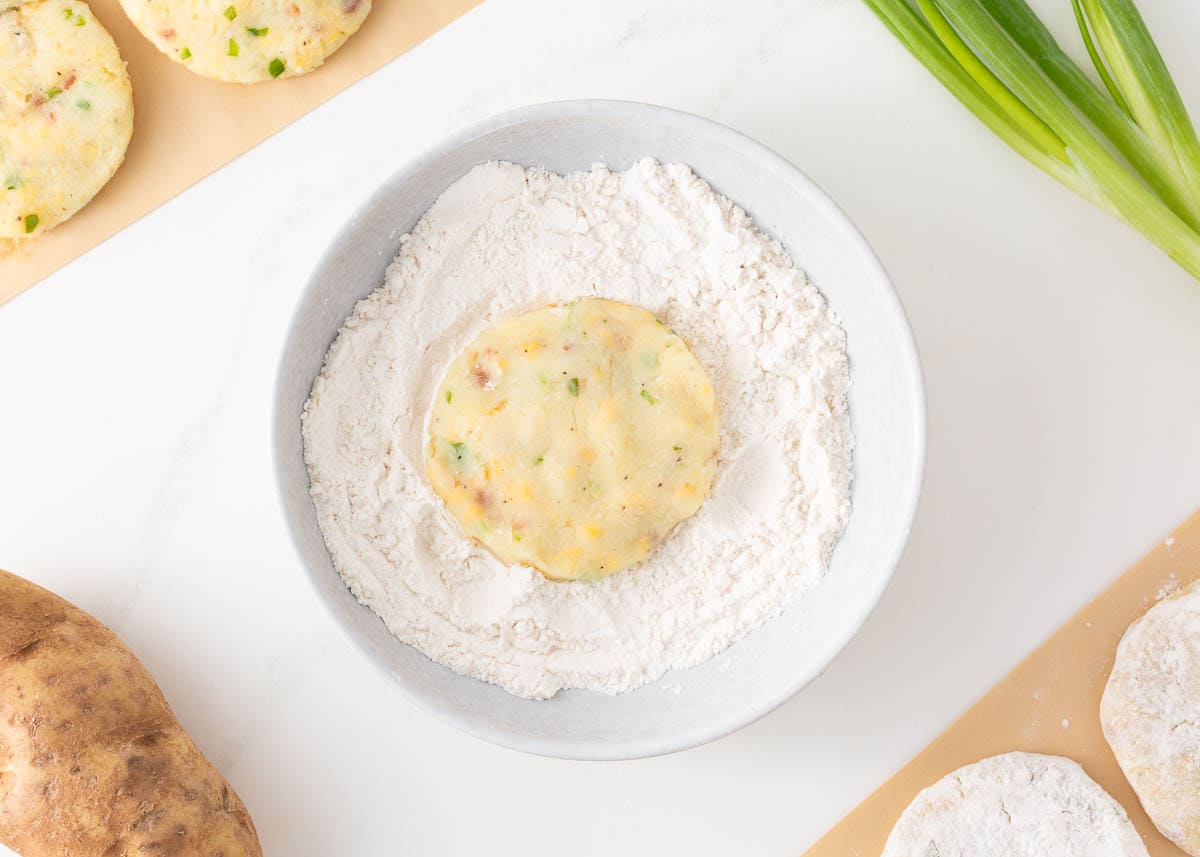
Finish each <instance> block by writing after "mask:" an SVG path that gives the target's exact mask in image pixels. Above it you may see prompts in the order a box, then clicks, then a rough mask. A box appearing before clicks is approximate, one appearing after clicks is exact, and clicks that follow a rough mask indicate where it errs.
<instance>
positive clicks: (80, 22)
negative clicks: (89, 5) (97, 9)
mask: <svg viewBox="0 0 1200 857" xmlns="http://www.w3.org/2000/svg"><path fill="white" fill-rule="evenodd" d="M86 23H87V18H85V17H83V16H82V15H76V16H75V26H76V27H82V26H83V25H84V24H86Z"/></svg>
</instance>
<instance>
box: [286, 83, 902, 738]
mask: <svg viewBox="0 0 1200 857" xmlns="http://www.w3.org/2000/svg"><path fill="white" fill-rule="evenodd" d="M647 156H649V157H653V158H657V159H658V160H659V161H663V162H672V161H678V162H682V163H685V164H689V165H690V166H691V167H692V169H694V170H695V171H696V173H697V174H699V175H700V176H702V177H703V178H705V179H707V180H708V181H709V182H710V183H711V184H712V186H713V187H714V188H715V189H716V190H717V191H718V192H720V193H722V194H724V195H726V196H728V197H729V198H730V199H732V200H734V201H735V202H737V203H738V204H740V205H741V206H743V207H744V208H745V209H746V211H747V212H749V214H750V215H751V216H752V217H753V218H754V220H755V222H756V223H757V224H758V225H759V227H761V228H762V229H764V230H766V231H767V232H769V233H770V234H771V235H773V236H775V237H776V238H778V239H779V240H780V241H782V242H783V244H784V245H785V246H786V247H787V249H788V250H789V251H790V252H791V254H792V258H793V259H794V260H795V262H796V263H797V264H798V265H799V266H800V267H801V268H803V269H804V270H805V271H806V272H807V273H808V275H809V277H810V278H811V279H812V280H813V282H814V283H815V284H816V285H817V287H818V288H820V290H821V291H822V292H823V293H824V294H825V296H826V298H827V299H828V300H829V303H830V304H831V305H832V307H833V309H834V310H836V311H837V312H838V313H839V314H840V315H841V318H842V322H843V324H844V325H845V328H846V333H847V337H848V348H849V356H850V372H851V380H852V389H851V392H850V414H851V420H852V423H853V427H854V432H855V435H856V439H857V448H856V450H855V453H854V492H853V501H854V510H853V514H852V517H851V519H850V523H849V526H848V527H847V528H846V532H845V534H844V535H843V536H842V538H841V541H840V542H839V544H838V546H837V548H836V550H835V552H834V555H833V563H832V567H831V569H830V571H829V573H828V575H827V577H826V578H825V580H824V582H823V583H822V584H821V586H820V587H818V588H817V589H816V590H814V591H812V592H810V593H809V594H808V595H806V596H805V597H804V599H803V600H802V601H801V602H800V603H798V604H796V605H794V606H793V607H791V608H790V609H789V610H787V611H786V612H784V613H783V614H782V615H781V616H779V617H777V618H776V619H774V620H772V621H770V622H768V623H767V624H765V625H764V626H763V627H761V628H759V629H758V630H757V631H755V632H753V633H752V634H750V635H749V636H748V637H746V638H745V639H743V640H741V641H740V642H738V643H736V644H734V646H733V647H731V649H730V653H731V654H732V655H733V656H734V658H735V660H734V663H735V664H736V668H734V669H726V670H722V669H720V663H721V661H722V658H721V657H717V658H715V659H714V660H712V661H710V662H708V663H707V664H704V665H701V666H699V667H696V668H694V669H690V670H683V671H672V672H670V673H668V674H667V675H666V676H664V677H663V678H662V679H660V680H659V681H658V682H655V683H654V684H651V685H648V686H646V687H643V688H641V689H639V690H636V691H633V692H630V693H626V694H622V695H620V696H606V695H604V694H600V693H595V692H592V691H580V690H573V691H565V692H563V693H560V694H559V695H558V696H557V697H555V698H554V699H552V700H549V701H543V702H534V701H530V700H526V699H521V698H519V697H516V696H512V695H511V694H509V693H507V692H505V691H503V690H501V689H500V688H499V687H495V686H493V685H489V684H485V683H484V682H481V681H477V680H475V679H472V678H466V677H464V676H460V675H455V674H454V673H452V672H451V671H450V670H448V669H446V668H445V667H443V666H441V665H439V664H437V663H434V662H433V661H431V660H429V659H427V658H426V657H425V656H424V655H422V654H420V653H419V652H417V651H416V650H415V649H412V648H410V647H409V646H406V645H404V644H403V643H401V642H399V641H398V640H397V639H396V638H395V637H392V636H391V635H390V634H389V633H388V631H387V629H386V628H385V627H384V625H383V622H382V621H380V620H379V619H378V618H377V617H376V616H375V614H374V613H372V612H371V611H370V610H369V609H368V608H366V607H364V606H362V605H361V604H359V603H358V602H357V601H356V600H355V599H354V597H353V596H352V595H351V594H350V592H349V590H348V589H346V587H345V586H344V585H343V584H342V581H341V578H340V577H339V576H338V575H337V573H336V571H335V570H334V568H333V566H332V564H331V562H330V559H329V554H328V553H327V552H326V549H325V544H324V542H323V541H322V539H321V534H320V531H319V530H318V528H317V519H316V514H315V512H314V510H313V506H312V503H311V502H310V501H309V497H308V476H307V473H306V471H305V468H304V462H303V458H302V444H301V436H300V412H301V408H302V406H303V404H304V401H305V399H306V398H307V397H308V393H309V388H310V387H311V385H312V382H313V380H314V379H315V378H316V376H317V373H318V372H319V371H320V368H321V361H322V358H323V357H324V355H325V351H326V349H327V348H328V347H329V344H330V343H331V342H332V341H333V338H334V335H335V334H336V333H337V331H338V328H339V327H340V326H341V324H342V321H343V320H344V319H345V318H346V316H347V315H349V313H350V311H351V309H352V308H353V306H354V304H355V302H356V301H358V300H359V299H360V298H362V297H363V296H365V295H366V294H368V293H369V292H371V291H372V290H373V289H375V288H376V287H377V286H379V285H380V284H381V283H382V282H383V276H384V269H385V268H386V266H387V264H388V262H390V261H391V259H392V257H393V256H394V255H395V254H396V252H397V249H398V248H399V244H400V236H401V234H403V233H404V232H407V231H409V230H410V229H412V227H413V225H414V224H415V223H416V221H417V219H418V218H419V217H420V216H421V214H422V213H424V211H425V210H426V209H427V208H428V207H429V206H430V205H431V204H432V203H433V201H434V200H435V199H436V198H437V197H438V195H439V194H441V192H442V191H443V190H445V188H446V187H448V186H449V185H450V184H452V183H453V182H454V181H456V180H457V179H458V178H459V177H461V176H462V175H463V174H464V173H466V172H467V171H468V170H469V169H471V168H472V167H473V166H475V165H476V164H479V163H482V162H484V161H490V160H508V161H513V162H515V163H518V164H524V165H536V166H541V167H546V168H548V169H551V170H555V171H557V172H571V171H577V170H584V169H588V168H589V167H591V166H592V165H593V164H595V163H596V162H598V161H603V162H604V163H606V164H608V165H609V166H610V167H612V168H614V169H625V168H626V167H628V166H629V165H630V164H632V163H633V162H634V161H636V160H638V159H639V158H644V157H647ZM274 435H275V437H274V444H275V457H276V465H277V469H278V475H279V483H280V490H281V492H282V499H283V503H284V507H285V509H286V515H287V518H288V521H289V524H290V526H291V530H292V534H293V537H294V539H295V542H296V546H297V548H298V549H299V551H300V554H301V557H302V558H303V562H304V565H305V566H306V568H307V570H308V574H309V577H310V579H311V580H312V582H313V583H314V584H315V585H316V587H317V589H318V591H319V592H320V593H321V596H322V597H323V598H324V600H325V602H326V603H327V604H328V605H329V608H330V609H331V610H332V611H333V614H334V616H335V617H336V618H337V620H338V621H339V622H340V623H341V625H342V627H343V628H345V629H346V631H347V632H348V633H349V634H350V636H351V637H353V638H354V640H355V641H356V642H357V643H358V644H359V645H360V646H361V647H362V648H363V649H364V651H366V652H367V654H368V655H370V656H371V658H372V659H373V660H374V661H375V662H376V663H377V664H379V666H381V667H382V668H383V669H384V670H386V671H387V672H388V673H389V674H390V675H391V676H392V677H393V678H394V679H395V680H396V682H397V683H398V684H399V685H400V687H401V689H402V690H403V692H404V693H405V695H406V696H408V698H409V699H411V700H412V701H413V702H414V703H416V704H417V705H418V706H420V707H421V708H423V709H425V710H426V711H429V712H430V713H432V714H434V715H435V716H437V717H439V718H441V719H442V720H444V721H446V722H447V723H450V724H452V725H454V726H457V727H458V728H460V729H462V730H464V731H466V732H469V733H471V734H472V735H476V736H478V737H480V738H485V739H487V740H489V741H494V742H496V743H497V744H503V745H505V746H508V747H513V748H516V749H518V750H525V751H528V752H532V753H540V754H543V755H548V756H560V757H565V758H576V759H625V758H634V757H641V756H652V755H656V754H660V753H669V752H672V751H675V750H682V749H685V748H687V747H693V746H696V745H698V744H703V743H705V742H707V741H711V740H713V739H715V738H718V737H720V736H722V735H725V734H728V733H729V732H732V731H734V730H735V729H738V728H740V727H742V726H745V725H746V724H748V723H750V722H752V721H754V720H755V719H757V718H759V717H761V716H763V715H764V714H766V713H767V712H769V711H771V710H772V709H773V708H775V707H776V706H778V705H780V704H781V703H783V702H784V701H785V700H786V699H788V698H789V697H790V696H792V695H793V694H794V693H796V691H798V690H800V688H802V687H804V686H805V685H806V684H808V683H809V682H810V681H812V680H813V679H814V678H815V677H816V676H817V675H819V674H820V672H821V671H822V670H823V669H825V667H826V666H828V665H829V663H830V662H831V661H832V660H833V659H834V657H835V656H836V655H837V654H838V652H840V651H841V650H842V648H843V647H844V646H845V645H846V644H847V643H848V642H849V641H850V638H851V637H853V636H854V634H855V633H856V632H857V631H858V629H859V627H860V626H861V625H862V623H863V622H864V621H865V620H866V618H867V615H868V614H869V613H870V612H871V610H872V608H873V607H874V606H875V604H876V602H877V601H878V600H879V598H880V596H881V595H882V593H883V590H884V588H885V587H886V586H887V583H888V581H889V580H890V579H891V576H892V572H893V571H894V569H895V567H896V564H897V562H898V561H899V559H900V554H901V551H902V550H903V548H904V543H905V540H906V539H907V537H908V532H909V528H910V526H911V524H912V520H913V515H914V513H915V511H916V505H917V496H918V493H919V491H920V484H921V473H922V467H923V464H924V456H925V400H924V390H923V385H922V381H921V370H920V364H919V362H918V358H917V352H916V348H915V346H914V344H913V339H912V334H911V332H910V330H909V327H908V323H907V320H906V318H905V315H904V310H903V309H902V307H901V306H900V301H899V299H898V298H897V296H896V292H895V291H894V289H893V288H892V285H891V282H890V281H889V280H888V276H887V274H886V273H885V272H884V270H883V268H882V267H881V266H880V264H879V261H878V260H877V259H876V257H875V255H874V253H872V251H871V248H870V247H869V246H868V245H867V242H866V241H865V240H864V239H863V237H862V235H860V234H859V232H858V230H856V229H855V228H854V225H853V224H852V223H851V222H850V221H849V219H847V217H846V215H845V214H843V213H842V212H841V210H840V209H838V207H837V206H836V205H835V204H834V203H833V202H832V201H831V200H830V199H829V197H827V196H826V195H825V194H824V193H823V192H822V191H821V189H820V188H818V187H817V186H816V185H815V184H813V183H812V182H811V181H810V180H809V179H808V178H807V177H805V176H804V174H803V173H801V172H800V171H799V170H797V169H796V168H795V167H794V166H792V165H791V164H789V163H788V162H787V161H785V160H784V159H783V158H781V157H780V156H779V155H777V154H775V153H774V152H772V151H770V150H769V149H767V148H765V147H763V146H761V145H760V144H758V143H756V142H754V141H753V140H751V139H749V138H747V137H745V136H743V135H741V134H739V133H737V132H736V131H732V130H730V129H729V128H726V127H724V126H722V125H718V124H716V123H715V122H711V121H709V120H707V119H702V118H700V117H697V116H691V115H688V114H686V113H679V112H677V111H674V110H668V109H665V108H662V107H653V106H650V105H646V104H631V103H623V102H611V101H573V102H562V103H556V104H543V105H540V106H536V107H529V108H524V109H521V110H515V111H513V112H511V113H506V114H504V115H502V116H497V117H495V118H493V119H489V120H487V121H485V122H482V123H480V124H478V125H476V126H474V127H472V128H469V129H467V130H465V131H463V132H461V133H459V134H456V135H455V136H453V137H451V138H450V139H449V140H447V141H445V142H444V143H442V144H441V145H439V146H437V147H436V148H435V149H433V150H432V151H431V152H429V153H428V154H426V155H425V156H423V157H421V158H419V159H418V160H416V161H414V162H413V163H410V164H407V165H405V166H404V167H403V168H401V169H400V170H399V171H398V172H397V173H396V174H395V175H394V176H393V177H392V178H391V179H390V180H389V181H388V182H387V183H386V184H385V185H384V186H383V187H382V188H380V189H379V191H378V192H377V193H376V194H375V195H374V196H373V197H372V198H371V199H369V200H368V201H367V202H366V203H365V204H364V205H363V206H362V208H361V209H360V210H359V212H358V214H357V215H356V216H355V217H354V218H353V220H351V221H350V223H349V224H348V225H347V226H346V227H345V229H343V230H342V232H341V233H340V234H339V235H338V236H337V238H335V239H334V242H333V245H332V247H331V248H330V249H329V251H328V253H327V254H326V256H325V258H324V259H323V261H322V262H321V264H320V266H319V268H318V269H317V271H316V273H315V275H314V276H313V278H312V280H311V282H310V283H309V284H308V287H307V289H306V290H305V292H304V294H303V296H302V297H301V300H300V303H299V307H298V309H297V311H296V315H295V319H294V321H293V323H292V328H291V332H290V334H289V337H288V340H287V343H286V346H285V350H284V355H283V361H282V365H281V367H280V372H279V379H278V391H277V401H276V413H275V427H274ZM664 685H670V686H671V688H672V690H673V691H677V690H678V689H679V688H678V687H676V686H677V685H678V686H679V687H682V692H671V693H668V692H665V691H664V687H663V686H664Z"/></svg>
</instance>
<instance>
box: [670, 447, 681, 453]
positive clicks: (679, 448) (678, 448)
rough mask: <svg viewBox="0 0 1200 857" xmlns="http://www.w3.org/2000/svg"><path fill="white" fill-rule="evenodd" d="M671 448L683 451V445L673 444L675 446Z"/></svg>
mask: <svg viewBox="0 0 1200 857" xmlns="http://www.w3.org/2000/svg"><path fill="white" fill-rule="evenodd" d="M671 449H673V450H675V451H676V452H683V447H682V446H673V447H671Z"/></svg>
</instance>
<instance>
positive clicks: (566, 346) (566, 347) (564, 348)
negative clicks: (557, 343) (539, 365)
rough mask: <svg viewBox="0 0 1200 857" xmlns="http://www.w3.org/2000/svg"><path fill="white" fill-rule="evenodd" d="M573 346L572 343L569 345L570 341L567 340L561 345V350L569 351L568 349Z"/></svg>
mask: <svg viewBox="0 0 1200 857" xmlns="http://www.w3.org/2000/svg"><path fill="white" fill-rule="evenodd" d="M573 347H574V346H573V345H571V343H569V342H568V343H567V344H566V345H564V346H563V347H562V350H563V351H570V350H571V349H572V348H573Z"/></svg>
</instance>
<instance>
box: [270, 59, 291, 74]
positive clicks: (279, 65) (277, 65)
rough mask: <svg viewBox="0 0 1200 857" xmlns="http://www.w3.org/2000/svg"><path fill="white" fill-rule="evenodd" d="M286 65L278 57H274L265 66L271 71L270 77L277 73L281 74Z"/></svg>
mask: <svg viewBox="0 0 1200 857" xmlns="http://www.w3.org/2000/svg"><path fill="white" fill-rule="evenodd" d="M286 67H287V66H285V65H284V64H283V60H281V59H280V58H279V57H275V59H273V60H271V64H270V65H268V66H267V71H269V72H270V73H271V77H279V75H281V74H283V70H284V69H285V68H286Z"/></svg>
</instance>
